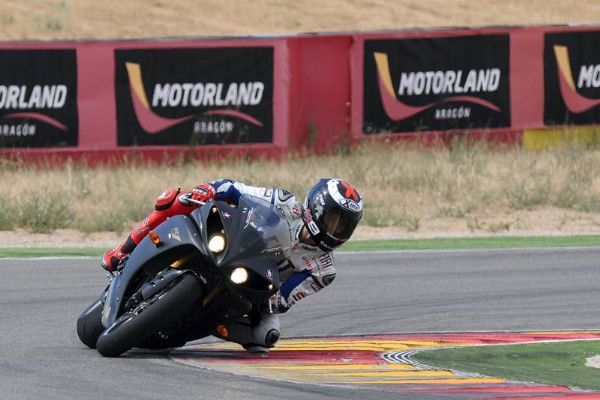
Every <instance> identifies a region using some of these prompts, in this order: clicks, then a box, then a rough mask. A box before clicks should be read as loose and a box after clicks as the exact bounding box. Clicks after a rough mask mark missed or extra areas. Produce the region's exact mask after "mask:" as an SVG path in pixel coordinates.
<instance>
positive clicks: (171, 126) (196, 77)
mask: <svg viewBox="0 0 600 400" xmlns="http://www.w3.org/2000/svg"><path fill="white" fill-rule="evenodd" d="M115 63H116V65H115V74H116V76H115V85H116V104H117V137H118V145H119V146H145V145H160V146H168V145H205V144H238V143H271V142H272V141H273V48H272V47H236V48H186V49H142V50H125V49H117V50H115Z"/></svg>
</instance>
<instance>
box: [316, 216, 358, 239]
mask: <svg viewBox="0 0 600 400" xmlns="http://www.w3.org/2000/svg"><path fill="white" fill-rule="evenodd" d="M359 220H360V218H356V217H355V216H351V215H348V214H346V213H344V212H341V211H337V210H336V211H330V212H326V213H323V215H322V216H321V218H320V221H319V222H320V225H321V227H323V229H324V230H325V232H326V233H327V234H328V235H329V236H331V237H333V238H335V239H337V240H341V241H346V240H348V239H349V238H350V236H352V232H354V228H356V225H357V224H358V221H359Z"/></svg>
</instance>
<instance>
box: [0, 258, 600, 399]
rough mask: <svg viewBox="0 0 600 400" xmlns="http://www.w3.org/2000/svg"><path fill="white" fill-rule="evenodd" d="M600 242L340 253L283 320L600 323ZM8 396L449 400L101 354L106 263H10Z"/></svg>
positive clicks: (299, 329) (3, 268)
mask: <svg viewBox="0 0 600 400" xmlns="http://www.w3.org/2000/svg"><path fill="white" fill-rule="evenodd" d="M599 255H600V249H598V248H583V249H545V250H541V249H532V250H490V251H486V250H481V251H431V252H428V251H419V252H411V251H407V252H394V253H354V254H352V253H340V254H339V255H338V256H337V265H338V277H337V278H336V281H335V282H334V284H333V285H332V286H331V287H330V288H328V289H326V290H324V291H323V292H321V293H319V294H317V295H315V296H313V297H310V298H307V299H305V300H304V301H303V302H301V303H299V304H297V305H296V306H295V307H294V309H293V310H292V311H290V312H289V313H287V314H285V315H284V316H283V318H282V331H283V335H284V337H304V336H336V335H353V334H380V333H408V332H441V331H480V330H483V331H527V330H569V329H598V328H600V320H599V316H598V312H597V310H598V309H600V296H599V294H598V286H599V285H598V282H599V279H598V273H599V267H598V264H599V261H600V260H599ZM0 272H1V274H2V279H1V280H0V324H1V325H0V327H1V331H0V399H36V400H37V399H102V400H105V399H107V398H124V399H161V400H162V399H165V398H171V399H184V398H185V399H210V398H218V399H277V400H279V399H282V398H283V399H309V398H310V399H330V398H346V399H366V398H369V399H388V398H389V399H392V398H393V399H404V398H418V399H430V398H431V399H440V398H445V397H440V396H436V395H431V396H426V395H424V394H419V395H418V396H416V397H415V395H412V397H411V395H403V394H399V393H386V392H384V391H377V390H376V389H360V388H358V389H357V388H344V387H339V388H338V387H329V386H318V385H301V384H292V383H285V382H277V381H270V380H261V379H255V378H243V377H239V376H234V375H230V374H227V373H219V372H215V371H210V370H205V369H197V368H193V367H189V366H185V365H182V364H178V363H175V362H173V361H172V360H171V359H170V358H169V357H168V356H167V354H166V353H164V352H143V351H134V352H130V353H128V354H127V355H125V356H123V357H120V358H116V359H107V358H102V357H101V356H100V355H99V354H98V353H97V352H96V351H95V350H90V349H87V348H86V347H85V346H83V345H82V344H81V343H80V342H79V340H78V339H77V335H76V332H75V321H76V319H77V316H78V315H79V313H80V312H81V311H82V310H83V309H84V308H85V307H86V306H87V305H88V303H90V302H92V300H94V298H95V296H97V294H98V293H99V292H100V290H101V288H102V287H103V285H104V283H105V277H104V273H103V272H101V270H100V269H99V268H98V267H97V260H96V259H89V258H87V259H41V260H40V259H35V260H33V259H20V260H17V259H2V260H0Z"/></svg>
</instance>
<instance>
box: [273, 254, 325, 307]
mask: <svg viewBox="0 0 600 400" xmlns="http://www.w3.org/2000/svg"><path fill="white" fill-rule="evenodd" d="M319 264H320V265H319V267H317V268H313V269H312V270H309V269H303V270H302V271H299V272H296V273H295V274H293V275H291V276H290V277H289V278H287V279H286V280H285V281H284V282H283V283H282V284H281V288H280V290H279V292H280V296H281V303H282V305H283V306H284V308H290V307H291V306H292V305H294V304H295V303H296V302H298V301H300V300H302V299H304V298H305V297H306V296H310V295H311V294H314V293H317V292H319V291H320V290H321V289H323V288H325V287H326V286H329V285H330V284H331V282H333V280H334V279H335V265H334V260H333V254H332V253H325V254H324V255H323V256H321V257H319Z"/></svg>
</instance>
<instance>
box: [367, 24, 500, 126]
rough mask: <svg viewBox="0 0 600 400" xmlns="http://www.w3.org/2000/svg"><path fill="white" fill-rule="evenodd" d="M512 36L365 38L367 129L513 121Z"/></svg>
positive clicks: (482, 124) (481, 124) (483, 124)
mask: <svg viewBox="0 0 600 400" xmlns="http://www.w3.org/2000/svg"><path fill="white" fill-rule="evenodd" d="M508 65H509V37H508V35H487V36H464V37H452V38H429V39H385V40H366V41H365V46H364V109H363V132H364V133H366V134H375V133H389V132H412V131H425V130H427V131H429V130H448V129H469V128H499V127H506V126H509V125H510V107H509V102H510V93H509V71H508Z"/></svg>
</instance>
